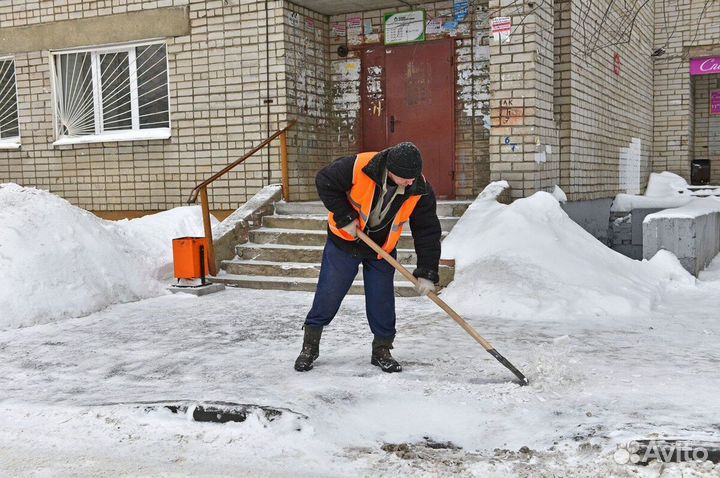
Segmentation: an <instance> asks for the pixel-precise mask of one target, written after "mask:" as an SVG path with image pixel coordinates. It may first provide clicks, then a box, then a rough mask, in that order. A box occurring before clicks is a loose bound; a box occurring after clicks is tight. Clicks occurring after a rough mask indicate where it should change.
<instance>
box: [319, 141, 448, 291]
mask: <svg viewBox="0 0 720 478" xmlns="http://www.w3.org/2000/svg"><path fill="white" fill-rule="evenodd" d="M386 163H387V153H385V152H384V151H382V152H380V153H378V154H377V155H375V157H374V158H373V159H371V160H370V162H369V163H368V164H367V165H366V166H365V167H364V168H363V172H364V173H365V174H367V175H368V176H369V177H370V178H371V179H372V180H373V181H375V183H377V184H378V185H379V186H381V184H380V183H381V182H382V177H383V171H384V170H385V164H386ZM354 165H355V156H345V157H342V158H338V159H336V160H335V161H333V162H332V163H330V164H329V165H327V166H325V167H324V168H323V169H321V170H320V171H319V172H318V173H317V176H316V177H315V185H316V187H317V191H318V194H319V195H320V199H321V200H322V202H323V204H325V207H326V208H327V209H328V210H329V211H332V212H333V213H334V215H335V222H336V224H337V227H339V228H340V227H343V226H346V225H348V224H349V223H350V222H352V221H353V220H355V218H357V217H358V214H357V211H355V209H353V207H352V206H351V205H350V202H348V196H347V195H348V193H349V192H350V189H352V179H353V167H354ZM388 181H391V179H390V178H388ZM381 192H382V187H376V188H375V195H374V197H373V204H372V205H373V207H375V204H376V202H377V201H378V199H379V197H380V194H381ZM414 195H420V200H419V201H418V203H417V205H416V206H415V209H414V210H413V212H412V214H411V215H410V228H411V230H412V236H413V241H414V243H415V252H416V254H417V268H416V269H415V271H414V272H413V274H414V275H415V277H423V278H425V279H428V280H430V281H432V282H433V283H436V284H437V283H438V282H439V280H440V276H439V274H438V265H439V262H440V236H441V234H442V232H441V231H442V229H441V228H440V220H439V219H438V217H437V211H436V206H437V202H436V200H435V193H434V192H433V190H432V187H430V183H428V182H427V181H425V179H424V178H422V177H420V178H418V179H417V180H416V181H415V182H414V183H413V184H412V186H409V187H407V188H405V194H403V195H402V196H396V197H395V199H394V200H393V203H392V207H391V208H390V211H389V212H388V214H387V215H386V216H385V218H384V219H383V222H382V224H380V226H379V227H377V228H375V230H374V231H371V232H369V233H368V231H367V226H366V229H365V231H364V232H365V233H366V234H367V235H368V236H370V238H371V239H372V240H373V241H375V242H376V243H378V244H381V245H382V244H384V243H385V241H386V240H387V236H388V234H389V232H390V228H391V226H392V221H393V218H394V217H395V215H396V213H397V212H398V210H399V209H400V207H401V206H402V204H403V203H404V202H405V200H407V199H408V198H409V197H410V196H414ZM328 235H329V237H330V240H332V241H333V243H334V244H335V245H336V246H338V247H339V248H340V249H342V250H344V251H346V252H349V253H351V254H353V255H355V256H356V257H362V258H371V257H376V256H377V254H376V253H375V251H373V250H372V249H370V247H368V246H367V245H366V244H365V243H363V242H362V241H360V240H359V239H358V240H356V241H355V242H350V241H346V240H344V239H342V238H340V237H338V236H336V235H335V234H333V233H332V232H330V230H329V229H328Z"/></svg>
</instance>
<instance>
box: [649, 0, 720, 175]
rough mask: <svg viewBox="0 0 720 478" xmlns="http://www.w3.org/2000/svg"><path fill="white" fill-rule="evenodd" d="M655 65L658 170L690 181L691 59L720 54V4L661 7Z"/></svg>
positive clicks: (686, 1)
mask: <svg viewBox="0 0 720 478" xmlns="http://www.w3.org/2000/svg"><path fill="white" fill-rule="evenodd" d="M655 47H656V48H661V47H662V48H664V49H665V53H664V54H663V55H661V56H659V57H657V58H656V59H655V61H654V72H655V74H654V90H655V129H654V145H653V164H652V168H653V171H665V170H667V171H672V172H674V173H676V174H679V175H681V176H683V177H685V178H686V179H688V180H689V179H690V161H691V159H692V155H693V145H692V143H693V131H692V130H693V121H692V112H693V109H694V108H693V96H692V87H691V81H690V75H689V68H690V66H689V59H690V58H691V57H701V56H710V55H720V3H718V2H704V1H699V0H694V1H693V0H680V1H678V2H668V1H664V2H658V4H657V6H656V8H655Z"/></svg>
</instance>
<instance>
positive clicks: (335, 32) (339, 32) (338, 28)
mask: <svg viewBox="0 0 720 478" xmlns="http://www.w3.org/2000/svg"><path fill="white" fill-rule="evenodd" d="M331 33H332V36H333V37H334V38H343V37H345V34H346V30H345V22H335V23H333V24H332V32H331Z"/></svg>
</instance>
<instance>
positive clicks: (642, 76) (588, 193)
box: [561, 0, 654, 200]
mask: <svg viewBox="0 0 720 478" xmlns="http://www.w3.org/2000/svg"><path fill="white" fill-rule="evenodd" d="M626 5H629V6H633V5H630V4H623V3H621V2H612V1H610V0H603V1H599V2H587V3H585V2H574V3H572V6H571V8H570V15H569V17H570V19H571V21H570V34H571V36H572V42H571V46H570V55H569V59H570V66H569V75H567V73H565V74H566V76H569V86H567V84H566V88H565V90H564V92H563V93H564V95H566V96H565V100H564V101H563V103H564V104H567V103H569V108H567V107H566V109H565V113H567V109H569V112H570V118H569V125H570V132H569V137H568V133H567V130H565V131H564V132H563V135H564V146H563V150H562V156H563V158H562V174H561V176H562V182H561V187H562V188H563V189H564V190H565V192H566V193H567V194H568V197H569V199H571V200H586V199H599V198H608V197H613V196H614V195H615V194H617V193H618V192H629V193H640V192H642V189H643V188H644V186H645V183H646V181H647V176H648V172H649V159H650V156H651V151H652V128H653V91H652V86H653V84H652V58H651V56H650V54H651V53H652V50H653V38H652V37H653V21H654V17H653V3H652V2H649V3H647V4H646V5H644V6H643V8H642V9H640V10H639V13H638V12H637V9H636V10H625V7H626ZM638 6H639V5H635V7H638ZM633 19H634V23H633ZM563 55H564V58H565V59H567V46H564V47H563ZM563 69H564V71H567V66H566V65H565V66H564V68H563ZM568 94H569V97H570V98H571V99H570V100H568V97H567V95H568ZM564 119H565V123H564V125H565V127H567V125H568V123H567V117H565V118H564Z"/></svg>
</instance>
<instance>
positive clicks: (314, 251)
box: [235, 242, 417, 265]
mask: <svg viewBox="0 0 720 478" xmlns="http://www.w3.org/2000/svg"><path fill="white" fill-rule="evenodd" d="M323 248H324V246H293V245H288V244H255V243H252V242H246V243H245V244H238V245H237V246H235V254H237V255H238V257H239V258H241V259H245V260H258V261H272V262H303V263H305V262H318V263H319V262H321V261H322V253H323ZM397 259H398V262H400V263H401V264H403V265H405V264H415V263H417V256H416V255H415V251H414V250H411V249H398V250H397Z"/></svg>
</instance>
